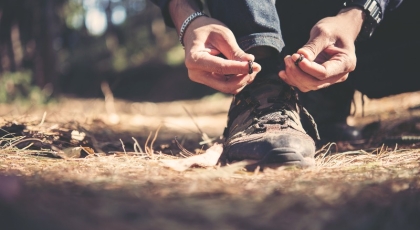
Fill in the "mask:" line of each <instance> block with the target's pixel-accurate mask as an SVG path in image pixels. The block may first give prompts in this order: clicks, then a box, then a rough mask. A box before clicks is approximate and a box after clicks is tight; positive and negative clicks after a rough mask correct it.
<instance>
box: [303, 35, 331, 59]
mask: <svg viewBox="0 0 420 230" xmlns="http://www.w3.org/2000/svg"><path fill="white" fill-rule="evenodd" d="M329 45H330V42H329V41H328V39H325V38H322V37H315V38H312V37H311V38H310V39H309V41H308V42H307V43H306V44H305V45H304V46H303V47H302V48H300V49H299V50H298V51H297V53H298V54H302V55H303V56H305V58H306V59H308V60H309V61H314V60H315V58H316V57H317V56H318V54H319V53H321V52H322V51H323V50H324V49H325V48H327V47H328V46H329Z"/></svg>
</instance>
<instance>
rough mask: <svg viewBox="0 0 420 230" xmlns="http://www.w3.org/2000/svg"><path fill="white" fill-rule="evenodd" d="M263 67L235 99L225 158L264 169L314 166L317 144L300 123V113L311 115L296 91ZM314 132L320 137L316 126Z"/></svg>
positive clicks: (226, 139)
mask: <svg viewBox="0 0 420 230" xmlns="http://www.w3.org/2000/svg"><path fill="white" fill-rule="evenodd" d="M264 68H265V67H263V71H262V72H260V73H259V75H258V76H257V77H256V78H255V80H254V81H253V82H252V83H251V84H250V85H248V86H247V87H245V88H244V89H243V90H242V91H241V92H240V93H239V94H237V95H235V96H234V98H233V100H232V104H231V107H230V109H229V114H228V124H227V127H226V129H225V132H224V134H223V135H224V137H225V143H224V152H223V155H222V159H224V160H225V161H226V162H233V161H241V160H255V161H257V163H256V165H259V166H261V167H266V166H280V165H297V166H302V167H308V166H313V165H314V164H315V160H314V155H315V143H314V141H313V139H312V138H311V137H310V136H309V135H308V134H307V133H306V131H305V130H304V128H303V127H302V123H301V121H300V119H301V117H300V115H301V113H302V115H303V114H306V115H308V116H307V117H310V115H309V114H308V113H307V111H306V110H305V109H303V107H301V106H300V105H299V104H298V99H297V94H296V92H295V91H294V89H293V88H292V87H290V86H289V85H288V84H286V83H285V82H283V81H282V80H281V79H280V78H279V77H278V75H277V72H278V71H277V72H276V71H269V72H268V73H267V71H265V72H264ZM265 69H267V68H265ZM302 117H304V116H302ZM309 120H312V119H309ZM312 121H313V120H312ZM312 124H314V125H315V123H314V122H312ZM312 133H313V134H314V135H315V136H317V131H316V127H314V130H313V132H312Z"/></svg>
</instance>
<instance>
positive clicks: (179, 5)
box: [169, 0, 200, 31]
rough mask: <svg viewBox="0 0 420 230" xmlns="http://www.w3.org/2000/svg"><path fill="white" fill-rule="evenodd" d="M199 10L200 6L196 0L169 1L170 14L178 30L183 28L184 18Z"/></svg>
mask: <svg viewBox="0 0 420 230" xmlns="http://www.w3.org/2000/svg"><path fill="white" fill-rule="evenodd" d="M197 11H200V7H199V6H198V4H197V2H196V1H195V0H171V1H170V2H169V14H170V15H171V18H172V21H173V23H174V25H175V28H176V29H177V31H179V29H180V28H181V26H182V23H183V22H184V20H185V19H186V18H188V17H189V16H190V15H191V14H193V13H195V12H197Z"/></svg>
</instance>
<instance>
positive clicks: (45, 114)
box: [38, 111, 47, 126]
mask: <svg viewBox="0 0 420 230" xmlns="http://www.w3.org/2000/svg"><path fill="white" fill-rule="evenodd" d="M46 117H47V111H45V112H44V115H43V116H42V119H41V122H40V123H39V124H38V126H42V125H43V124H44V121H45V118H46Z"/></svg>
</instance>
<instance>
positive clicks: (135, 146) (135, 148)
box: [131, 137, 143, 153]
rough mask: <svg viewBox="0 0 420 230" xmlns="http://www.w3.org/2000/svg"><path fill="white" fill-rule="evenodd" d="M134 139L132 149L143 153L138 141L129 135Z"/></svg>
mask: <svg viewBox="0 0 420 230" xmlns="http://www.w3.org/2000/svg"><path fill="white" fill-rule="evenodd" d="M131 138H132V139H133V140H134V151H135V152H140V153H143V150H142V149H141V147H140V145H139V142H137V140H136V138H134V137H131Z"/></svg>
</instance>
